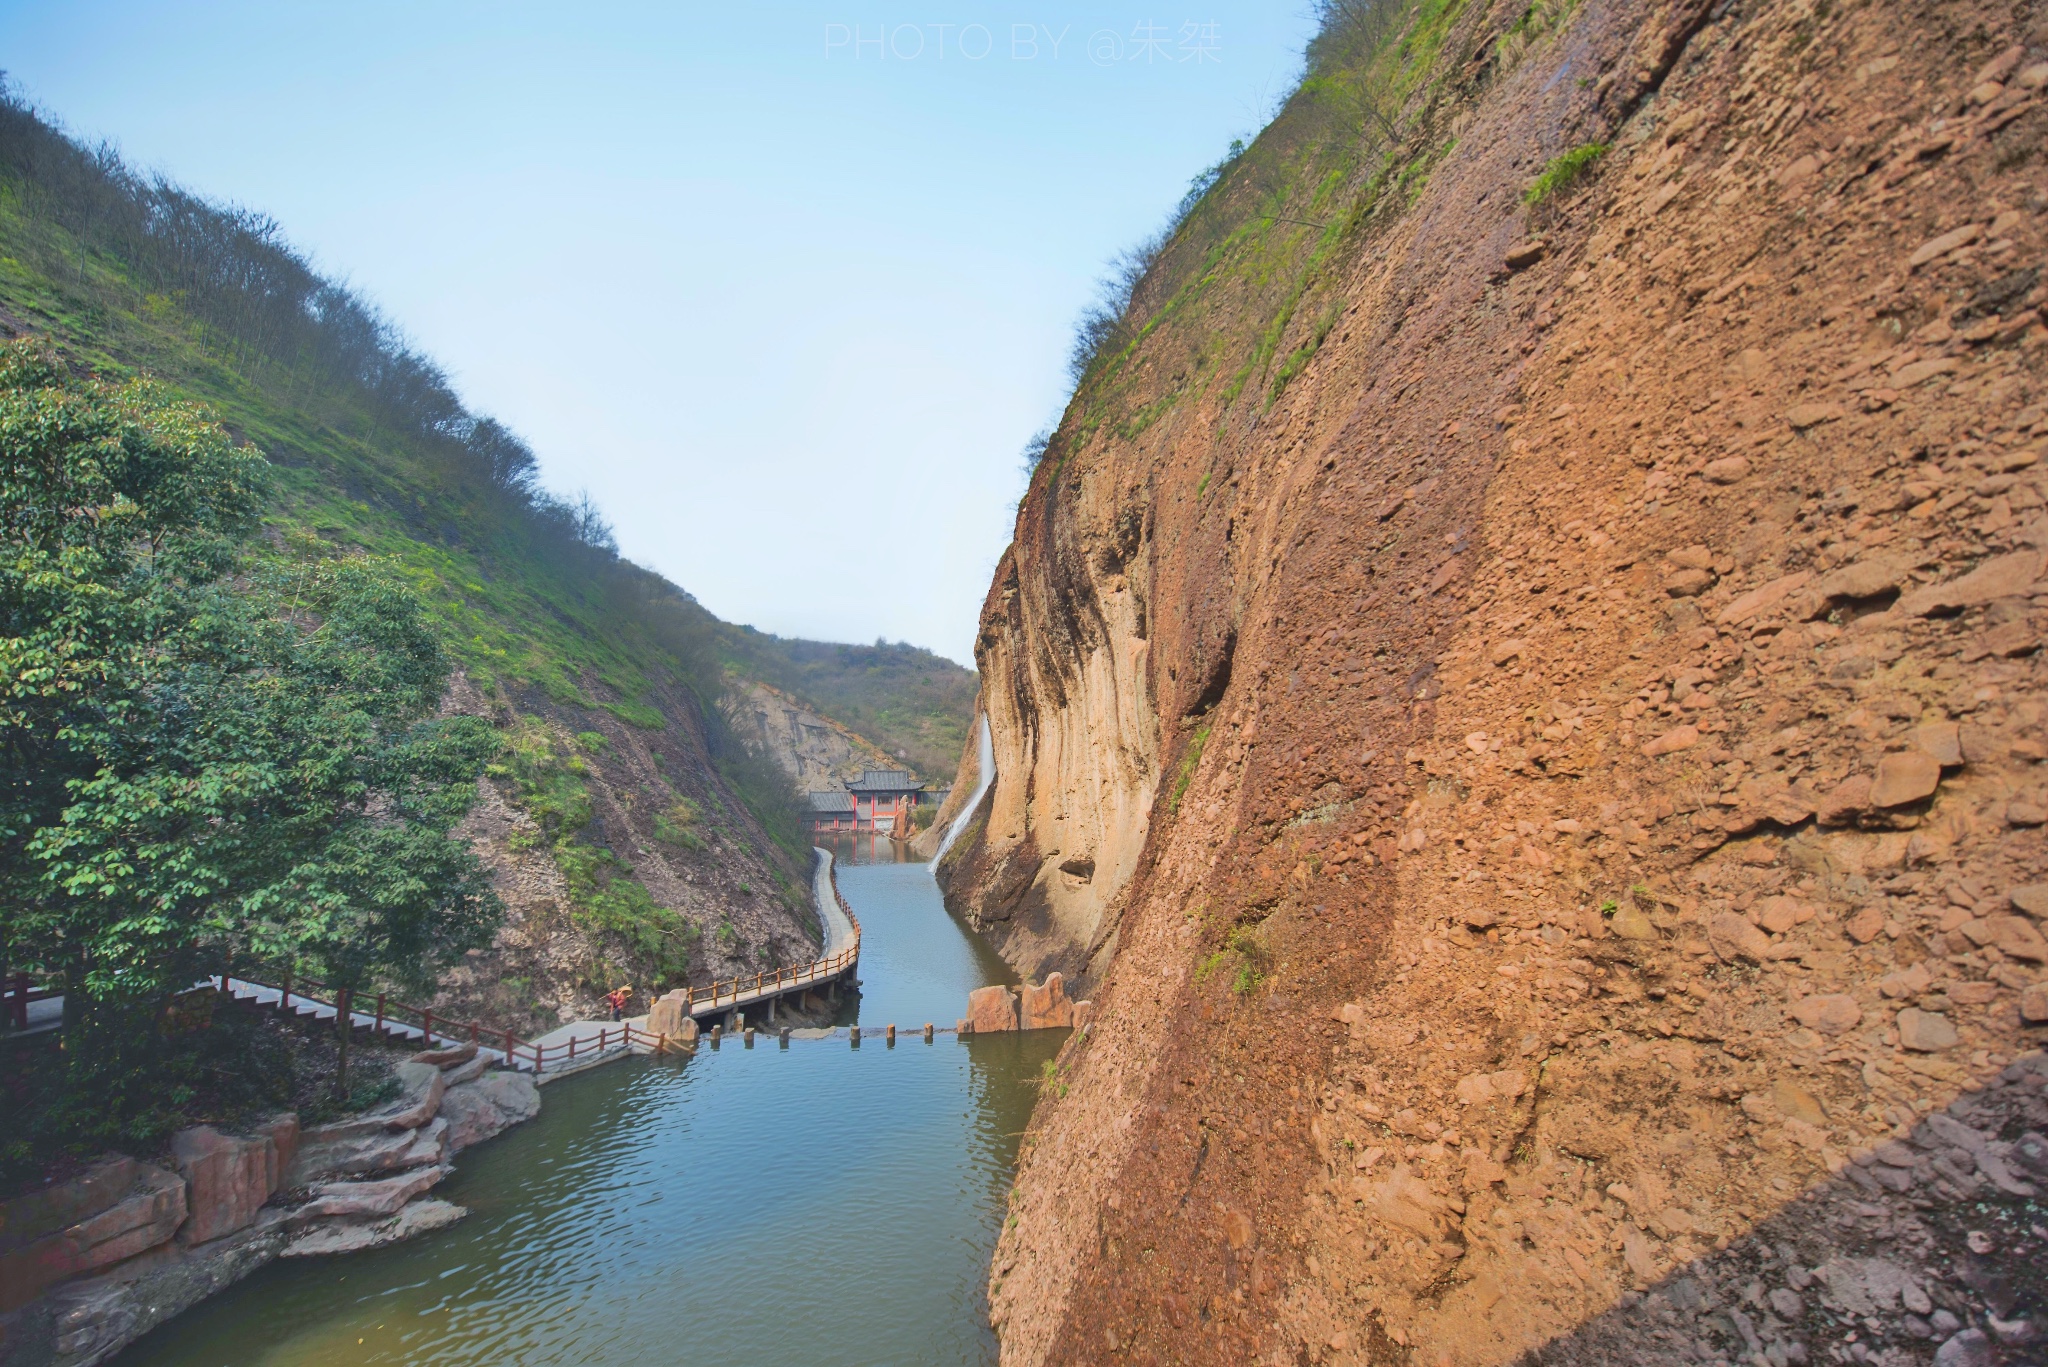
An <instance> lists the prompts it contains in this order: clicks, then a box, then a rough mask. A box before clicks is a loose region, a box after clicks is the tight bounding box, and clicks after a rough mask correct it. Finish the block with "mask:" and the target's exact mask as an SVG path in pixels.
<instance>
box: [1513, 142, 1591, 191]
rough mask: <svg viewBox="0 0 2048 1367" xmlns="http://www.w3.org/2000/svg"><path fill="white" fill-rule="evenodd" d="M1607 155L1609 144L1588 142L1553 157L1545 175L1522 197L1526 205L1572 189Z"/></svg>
mask: <svg viewBox="0 0 2048 1367" xmlns="http://www.w3.org/2000/svg"><path fill="white" fill-rule="evenodd" d="M1606 155H1607V144H1606V143H1604V142H1588V143H1582V144H1581V145H1579V146H1577V147H1574V148H1573V149H1572V150H1571V151H1569V152H1566V153H1564V154H1563V155H1562V156H1557V157H1553V158H1552V159H1551V161H1550V164H1549V165H1548V166H1546V167H1544V168H1543V174H1542V175H1540V176H1538V177H1536V181H1535V183H1534V184H1532V185H1531V186H1530V187H1529V188H1528V190H1527V191H1526V192H1524V194H1523V195H1522V199H1523V201H1524V202H1525V203H1529V204H1541V203H1542V202H1543V201H1544V200H1546V199H1548V198H1550V197H1551V196H1552V195H1555V194H1562V193H1563V192H1564V191H1566V190H1568V189H1570V188H1571V187H1572V186H1573V185H1574V184H1575V183H1576V182H1577V181H1578V179H1579V178H1580V177H1581V176H1583V175H1585V174H1586V172H1588V171H1589V170H1591V169H1592V167H1593V164H1594V163H1595V162H1597V161H1599V160H1600V158H1602V157H1604V156H1606Z"/></svg>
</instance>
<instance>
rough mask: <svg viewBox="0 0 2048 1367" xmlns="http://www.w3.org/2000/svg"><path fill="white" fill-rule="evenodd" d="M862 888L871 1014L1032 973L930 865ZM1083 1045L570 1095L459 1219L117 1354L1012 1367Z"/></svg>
mask: <svg viewBox="0 0 2048 1367" xmlns="http://www.w3.org/2000/svg"><path fill="white" fill-rule="evenodd" d="M888 843H889V842H887V841H886V840H885V841H883V844H884V845H885V846H886V845H888ZM836 852H837V851H835V853H836ZM840 886H841V888H842V890H843V891H844V892H845V893H846V896H847V899H848V901H850V902H851V903H852V904H853V906H854V909H855V910H856V912H857V913H858V914H859V915H860V917H861V922H862V928H863V931H864V935H863V945H862V958H861V976H862V979H863V984H864V985H863V990H862V996H861V1003H860V1008H859V1009H860V1016H861V1020H862V1023H863V1024H866V1025H882V1024H888V1023H891V1022H894V1023H896V1024H897V1025H899V1026H900V1027H902V1028H903V1029H904V1030H905V1031H906V1032H910V1031H913V1030H914V1029H915V1028H916V1027H917V1026H921V1025H922V1024H923V1022H925V1021H927V1020H931V1021H937V1022H940V1023H948V1022H950V1021H952V1020H953V1019H954V1018H956V1017H957V1016H958V1015H959V1014H960V1011H961V1010H962V1006H963V1003H964V1000H965V997H966V993H967V991H968V990H969V989H971V988H973V987H975V986H979V985H981V984H982V983H984V982H988V981H993V980H997V979H1000V978H1003V977H1007V976H1008V975H1007V973H1006V971H1005V970H1004V968H1003V965H1002V963H1001V961H1000V960H998V959H996V958H995V956H994V955H993V954H991V953H990V952H989V951H988V949H987V948H986V946H984V945H982V944H981V943H980V942H979V941H978V940H976V939H974V938H973V937H971V936H969V935H967V934H965V933H964V932H963V931H962V930H961V929H960V928H959V926H958V925H957V924H956V923H955V922H953V921H952V920H951V918H949V917H948V916H947V915H946V913H945V910H944V908H943V907H942V906H941V905H940V904H939V900H938V893H937V891H936V889H935V887H934V885H933V883H932V880H931V879H930V877H929V876H927V874H926V873H925V871H924V869H923V868H922V867H920V866H917V865H915V864H910V863H899V862H895V861H893V860H890V861H886V862H869V863H865V864H855V865H853V866H852V867H847V868H845V869H843V870H842V872H841V875H840ZM1062 1038H1063V1036H1062V1035H1060V1034H1056V1033H1053V1032H1040V1033H1034V1034H1032V1035H1028V1036H1017V1035H1012V1036H1007V1037H987V1038H983V1039H978V1040H972V1041H969V1042H966V1043H962V1042H960V1041H957V1040H955V1039H953V1038H952V1037H950V1036H940V1037H939V1039H938V1042H936V1043H934V1044H931V1045H927V1044H925V1043H924V1042H923V1041H922V1040H921V1039H919V1038H918V1037H917V1036H916V1035H915V1034H914V1033H911V1034H908V1035H907V1037H906V1038H905V1040H904V1041H903V1042H901V1043H899V1044H898V1045H897V1046H896V1047H895V1048H893V1049H889V1048H885V1047H883V1046H882V1045H881V1043H880V1042H879V1041H877V1040H872V1039H870V1040H868V1041H866V1042H865V1043H864V1044H863V1047H862V1048H860V1049H859V1050H857V1051H856V1050H853V1049H852V1048H850V1047H849V1046H848V1044H847V1042H846V1041H845V1040H831V1041H794V1042H792V1043H791V1045H790V1047H789V1048H788V1049H787V1050H784V1049H779V1048H776V1047H774V1045H773V1044H772V1043H765V1042H764V1044H763V1045H761V1046H757V1047H756V1048H754V1049H751V1050H749V1049H744V1048H740V1047H736V1046H732V1045H728V1046H727V1047H726V1048H724V1049H722V1050H720V1051H719V1052H717V1053H715V1054H714V1053H711V1052H709V1051H706V1052H705V1053H703V1054H700V1055H699V1056H698V1057H697V1058H695V1059H693V1060H690V1061H687V1062H678V1061H659V1060H646V1061H643V1062H637V1063H631V1064H624V1065H620V1066H616V1067H612V1068H606V1069H600V1070H598V1071H596V1072H593V1073H588V1074H584V1075H581V1076H578V1077H574V1078H566V1079H564V1080H562V1081H561V1082H558V1083H554V1084H552V1085H550V1086H549V1087H548V1088H547V1091H546V1093H545V1098H546V1103H545V1105H544V1107H543V1109H542V1112H541V1115H540V1117H539V1118H538V1119H537V1120H535V1121H533V1122H532V1123H531V1124H529V1125H526V1126H524V1127H522V1128H520V1129H518V1130H515V1131H513V1132H511V1133H509V1134H507V1135H505V1136H503V1137H501V1138H499V1139H497V1140H494V1141H492V1142H491V1143H490V1144H487V1145H485V1146H483V1147H482V1148H480V1149H478V1150H476V1151H475V1152H473V1153H471V1154H468V1155H465V1156H464V1157H463V1158H462V1159H461V1161H460V1166H459V1168H458V1171H457V1172H456V1174H455V1175H454V1176H453V1177H451V1178H450V1179H449V1180H448V1181H447V1182H446V1183H444V1184H443V1187H442V1189H441V1191H442V1194H443V1195H445V1196H447V1197H448V1198H449V1199H450V1200H453V1201H456V1202H458V1203H460V1204H462V1205H465V1206H468V1207H469V1208H470V1209H471V1211H472V1212H473V1213H472V1214H471V1216H470V1218H469V1219H467V1220H465V1221H464V1222H463V1223H461V1224H459V1225H457V1226H455V1227H454V1228H452V1229H450V1230H447V1231H444V1232H442V1233H440V1234H436V1235H430V1236H427V1237H426V1238H423V1239H420V1240H417V1241H415V1242H413V1243H410V1244H405V1245H401V1246H399V1247H396V1248H391V1249H383V1250H378V1251H375V1252H372V1253H366V1254H358V1255H354V1256H351V1257H346V1258H339V1259H325V1260H314V1261H311V1262H308V1263H298V1264H279V1265H276V1266H273V1267H271V1268H268V1269H266V1270H265V1271H263V1272H261V1273H259V1274H257V1276H255V1277H254V1278H251V1279H250V1280H249V1281H247V1282H245V1283H243V1284H242V1285H241V1286H240V1287H238V1288H236V1289H234V1290H232V1291H230V1292H228V1293H227V1294H226V1295H224V1296H222V1297H219V1298H217V1299H216V1300H214V1301H211V1302H209V1303H207V1304H205V1305H203V1306H200V1307H199V1308H198V1309H196V1310H194V1311H192V1312H191V1313H190V1314H188V1315H186V1316H185V1317H183V1318H182V1319H180V1320H178V1321H176V1322H174V1323H172V1324H170V1325H167V1326H165V1327H164V1328H163V1329H160V1330H158V1331H157V1332H156V1333H155V1334H153V1335H152V1336H150V1337H149V1338H147V1339H144V1340H142V1341H141V1342H140V1343H138V1344H136V1345H135V1346H134V1347H133V1348H131V1349H130V1350H129V1351H128V1352H127V1353H126V1354H124V1355H123V1356H122V1358H120V1359H119V1362H120V1364H121V1365H122V1367H142V1364H180V1365H181V1367H200V1365H201V1364H204V1367H220V1365H223V1364H244V1363H254V1364H280V1365H281V1364H287V1363H289V1364H340V1363H408V1364H417V1363H433V1364H499V1363H507V1364H511V1363H517V1364H542V1363H612V1362H621V1361H641V1360H650V1359H651V1360H658V1361H662V1362H666V1363H684V1364H691V1365H692V1367H716V1365H717V1364H725V1363H731V1364H739V1363H742V1362H744V1363H748V1364H780V1363H787V1364H790V1365H791V1367H799V1365H800V1367H827V1365H829V1364H847V1367H872V1365H873V1364H882V1363H892V1364H893V1363H930V1364H947V1365H949V1367H950V1365H951V1364H969V1363H982V1362H990V1361H993V1360H994V1356H995V1344H994V1337H993V1335H992V1334H991V1333H990V1331H989V1329H988V1325H987V1313H986V1306H985V1304H984V1301H983V1278H984V1276H985V1269H986V1265H987V1258H988V1253H989V1250H990V1248H991V1247H992V1246H993V1244H994V1241H995V1236H996V1233H997V1230H998V1227H999V1225H1000V1222H1001V1219H1002V1209H1003V1194H1004V1191H1005V1190H1006V1188H1007V1186H1008V1182H1009V1178H1010V1174H1011V1170H1012V1167H1013V1165H1014V1162H1015V1159H1016V1150H1017V1141H1018V1136H1019V1133H1020V1132H1021V1131H1022V1130H1023V1128H1024V1126H1025V1123H1026V1122H1027V1121H1028V1119H1029V1117H1030V1108H1031V1102H1032V1100H1033V1095H1032V1090H1031V1087H1030V1079H1031V1078H1032V1077H1034V1076H1035V1075H1036V1074H1037V1071H1038V1069H1039V1066H1040V1065H1041V1064H1042V1062H1043V1061H1044V1060H1045V1059H1047V1058H1049V1057H1051V1056H1052V1054H1053V1053H1054V1052H1055V1051H1056V1050H1057V1048H1058V1046H1059V1044H1060V1042H1061V1040H1062Z"/></svg>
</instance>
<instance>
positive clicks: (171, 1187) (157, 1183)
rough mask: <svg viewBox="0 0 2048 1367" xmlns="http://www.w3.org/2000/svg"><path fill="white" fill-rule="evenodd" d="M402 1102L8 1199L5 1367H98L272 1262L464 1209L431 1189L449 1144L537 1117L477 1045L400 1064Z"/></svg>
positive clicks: (406, 1234) (276, 1123)
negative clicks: (165, 1164)
mask: <svg viewBox="0 0 2048 1367" xmlns="http://www.w3.org/2000/svg"><path fill="white" fill-rule="evenodd" d="M398 1080H399V1084H400V1087H401V1091H400V1094H399V1096H398V1097H397V1099H395V1100H393V1101H391V1102H389V1103H387V1104H385V1105H383V1106H381V1107H378V1108H377V1109H375V1110H372V1111H367V1112H364V1113H362V1114H360V1115H355V1116H350V1117H348V1118H347V1119H344V1120H340V1121H336V1122H334V1123H332V1124H327V1125H319V1126H315V1127H312V1128H310V1129H307V1130H304V1131H303V1132H302V1131H301V1130H300V1128H299V1120H298V1117H297V1116H296V1115H293V1114H290V1113H286V1114H283V1115H280V1116H277V1117H276V1118H274V1119H272V1120H270V1121H269V1122H267V1123H265V1124H263V1125H261V1126H259V1127H257V1128H256V1129H254V1130H252V1131H250V1132H248V1133H246V1134H224V1133H222V1132H220V1131H219V1130H216V1129H214V1128H213V1127H211V1126H206V1125H201V1126H195V1127H193V1128H192V1129H189V1130H184V1131H181V1132H180V1133H178V1134H177V1135H174V1136H173V1137H172V1140H171V1161H172V1164H173V1166H172V1167H171V1168H164V1167H159V1166H156V1165H155V1164H150V1163H142V1162H138V1161H137V1160H135V1159H133V1158H127V1157H118V1156H117V1157H110V1158H108V1159H105V1160H103V1161H101V1162H99V1163H97V1164H95V1165H93V1166H92V1167H91V1168H89V1169H88V1170H87V1171H86V1172H85V1173H84V1174H83V1175H82V1176H80V1177H77V1178H74V1179H72V1180H70V1181H68V1182H65V1183H62V1184H60V1185H58V1186H55V1187H52V1188H50V1189H48V1190H45V1191H39V1192H35V1193H32V1194H30V1195H27V1196H22V1197H18V1198H16V1199H15V1200H13V1201H9V1202H7V1203H5V1204H4V1205H0V1367H46V1364H47V1365H48V1367H91V1365H92V1364H94V1363H99V1362H104V1361H105V1360H106V1359H108V1358H110V1357H112V1356H113V1355H114V1354H115V1353H117V1352H119V1351H120V1350H121V1349H122V1348H124V1347H126V1346H127V1345H128V1344H130V1343H132V1342H134V1341H135V1340H136V1339H138V1338H140V1337H141V1336H142V1335H144V1334H146V1333H148V1332H149V1331H150V1330H151V1329H153V1328H155V1327H156V1326H157V1325H159V1324H162V1323H163V1322H164V1321H166V1320H168V1319H170V1318H171V1317H172V1316H174V1315H177V1314H179V1313H181V1312H183V1311H185V1310H187V1309H189V1308H191V1307H192V1306H194V1305H196V1304H198V1303H199V1302H200V1301H202V1300H204V1299H206V1298H207V1297H209V1296H212V1295H216V1294H218V1293H219V1292H221V1291H224V1290H226V1289H227V1288H228V1287H229V1286H232V1285H233V1284H234V1283H236V1282H238V1281H240V1280H241V1279H242V1278H244V1277H246V1276H248V1275H249V1274H250V1273H252V1272H254V1271H255V1270H256V1269H258V1268H260V1267H262V1266H264V1265H265V1264H267V1263H269V1262H271V1261H272V1260H273V1259H276V1258H280V1257H282V1258H303V1257H314V1256H320V1255H325V1254H332V1253H352V1252H356V1251H359V1250H361V1249H366V1248H375V1247H377V1246H379V1245H382V1244H388V1243H395V1242H397V1241H398V1240H400V1239H406V1238H410V1237H412V1236H413V1235H416V1234H423V1233H426V1232H428V1231H430V1230H435V1229H440V1228H443V1227H445V1226H447V1225H450V1224H453V1223H454V1222H455V1221H457V1220H460V1219H461V1218H462V1217H463V1216H464V1215H465V1214H467V1212H466V1211H465V1210H464V1209H463V1208H462V1207H460V1206H457V1205H454V1204H453V1203H451V1202H448V1201H442V1200H437V1199H434V1198H432V1197H429V1196H427V1195H426V1193H427V1192H428V1191H430V1190H432V1189H433V1188H434V1187H435V1186H437V1185H438V1184H439V1183H440V1181H441V1180H442V1179H443V1178H444V1177H446V1176H447V1175H448V1173H449V1171H450V1166H449V1165H450V1163H451V1161H452V1160H453V1159H454V1157H455V1155H456V1154H458V1153H460V1152H461V1151H462V1150H463V1149H465V1148H468V1147H469V1146H471V1145H473V1144H479V1143H482V1142H483V1141H484V1140H486V1139H490V1138H492V1137H494V1136H496V1135H498V1134H500V1133H502V1132H503V1131H504V1130H506V1129H508V1128H510V1127H511V1126H513V1125H516V1124H519V1123H521V1122H523V1121H527V1120H531V1119H532V1118H533V1117H534V1116H536V1115H538V1114H539V1113H540V1091H539V1088H538V1087H537V1086H536V1085H535V1082H534V1079H533V1078H532V1077H529V1076H528V1075H526V1074H524V1073H512V1072H505V1071H502V1070H498V1069H492V1068H488V1066H487V1063H486V1060H485V1059H483V1058H481V1057H479V1056H478V1055H477V1051H476V1048H475V1046H473V1045H472V1046H467V1047H464V1048H456V1049H447V1050H440V1051H435V1052H432V1053H428V1054H422V1055H419V1056H417V1057H416V1058H415V1059H414V1060H413V1061H411V1062H407V1063H402V1064H400V1065H399V1066H398Z"/></svg>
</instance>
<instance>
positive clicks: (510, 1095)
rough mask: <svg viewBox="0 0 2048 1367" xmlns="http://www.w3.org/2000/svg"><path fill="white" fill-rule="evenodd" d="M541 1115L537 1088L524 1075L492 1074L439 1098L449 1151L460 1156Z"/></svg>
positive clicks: (453, 1089) (452, 1089) (529, 1078)
mask: <svg viewBox="0 0 2048 1367" xmlns="http://www.w3.org/2000/svg"><path fill="white" fill-rule="evenodd" d="M539 1114H540V1088H539V1087H538V1086H537V1085H535V1083H534V1080H533V1079H532V1078H531V1077H529V1076H528V1075H527V1074H525V1073H508V1072H501V1071H492V1072H488V1073H485V1074H484V1075H483V1076H482V1077H480V1078H477V1079H476V1080H475V1081H473V1082H465V1083H463V1084H462V1085H461V1086H459V1087H451V1088H449V1089H448V1091H447V1093H446V1094H445V1095H443V1096H442V1098H441V1119H443V1120H445V1121H447V1122H448V1150H449V1152H450V1153H460V1152H461V1151H462V1150H464V1149H466V1148H468V1147H469V1146H470V1145H472V1144H481V1143H482V1142H483V1141H484V1140H486V1139H489V1138H491V1137H493V1136H494V1135H497V1134H500V1133H503V1132H504V1131H505V1130H507V1129H510V1128H511V1127H512V1126H514V1125H517V1124H519V1123H520V1122H521V1121H524V1120H531V1119H533V1118H534V1117H535V1116H536V1115H539Z"/></svg>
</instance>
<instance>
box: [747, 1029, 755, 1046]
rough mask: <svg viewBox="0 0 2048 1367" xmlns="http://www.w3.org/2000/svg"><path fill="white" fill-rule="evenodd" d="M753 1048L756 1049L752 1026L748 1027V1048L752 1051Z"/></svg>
mask: <svg viewBox="0 0 2048 1367" xmlns="http://www.w3.org/2000/svg"><path fill="white" fill-rule="evenodd" d="M753 1047H754V1027H753V1026H751V1025H750V1026H748V1027H747V1048H749V1049H751V1048H753Z"/></svg>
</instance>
